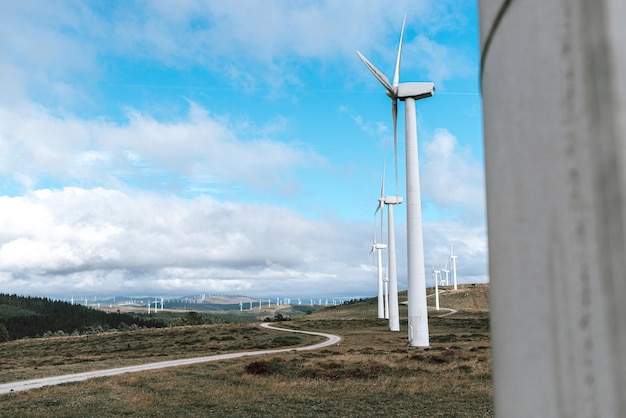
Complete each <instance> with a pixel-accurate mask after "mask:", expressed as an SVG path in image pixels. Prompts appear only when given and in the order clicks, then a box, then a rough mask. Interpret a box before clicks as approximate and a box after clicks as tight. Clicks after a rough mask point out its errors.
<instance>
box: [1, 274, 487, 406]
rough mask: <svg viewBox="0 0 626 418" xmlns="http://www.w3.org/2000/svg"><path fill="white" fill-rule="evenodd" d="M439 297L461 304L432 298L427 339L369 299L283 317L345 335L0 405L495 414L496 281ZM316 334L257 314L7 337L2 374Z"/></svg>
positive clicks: (303, 339) (21, 375) (299, 339)
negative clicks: (269, 326) (392, 323)
mask: <svg viewBox="0 0 626 418" xmlns="http://www.w3.org/2000/svg"><path fill="white" fill-rule="evenodd" d="M432 299H433V298H429V299H428V301H429V305H433V304H434V301H433V300H432ZM401 300H402V298H401ZM440 305H441V307H449V308H454V309H457V310H459V312H458V313H457V314H454V315H451V316H446V317H442V318H439V317H437V315H438V313H437V312H436V311H434V310H429V317H430V318H429V324H430V342H431V346H430V347H429V348H428V349H423V348H410V347H407V344H406V335H407V331H406V320H404V321H401V331H400V332H396V333H392V332H389V331H388V330H387V326H386V321H384V320H379V319H376V318H375V317H376V301H375V300H374V299H371V300H365V301H360V302H356V303H351V304H348V305H341V306H336V307H329V308H326V309H323V310H321V311H318V312H315V313H312V314H310V315H302V316H299V317H297V318H295V319H294V320H292V321H288V322H282V323H281V324H280V325H281V326H285V327H292V328H297V329H303V330H312V331H323V332H329V333H333V334H338V335H341V336H342V337H343V340H342V342H341V343H340V344H338V345H336V346H332V347H329V348H326V349H322V350H320V351H311V352H296V351H289V352H286V353H282V354H280V355H276V354H274V355H267V356H259V357H247V358H240V359H235V360H227V361H222V362H212V363H205V364H199V365H192V366H184V367H176V368H170V369H161V370H153V371H148V372H140V373H133V374H125V375H119V376H113V377H105V378H97V379H92V380H88V381H85V382H79V383H69V384H64V385H59V386H51V387H46V388H41V389H35V390H31V391H28V392H18V393H12V394H8V395H0V416H7V417H8V416H15V417H18V416H19V417H59V416H64V417H73V416H77V417H78V416H81V417H92V416H93V417H95V416H98V417H119V416H133V417H208V416H214V417H243V416H249V417H260V416H268V415H279V416H285V417H325V416H335V417H336V416H339V417H369V416H376V415H386V416H393V417H431V416H432V417H489V416H492V415H493V413H492V384H491V348H490V335H489V306H488V286H487V285H476V286H463V287H462V288H461V289H460V290H459V291H458V292H451V293H448V294H443V295H441V297H440ZM440 313H441V314H443V313H447V311H443V310H442V311H440ZM400 315H401V318H406V306H404V305H401V308H400ZM317 341H320V339H319V338H318V337H313V336H306V335H302V334H298V335H295V334H287V333H280V332H278V331H271V330H264V329H261V328H260V327H259V326H258V324H232V325H204V326H194V327H173V328H168V329H160V330H141V331H133V332H112V333H105V334H99V335H89V336H82V337H60V338H47V339H31V340H21V341H12V342H8V343H3V344H0V370H2V372H1V373H0V382H9V381H15V380H20V379H26V378H34V377H43V376H50V375H55V374H65V373H75V372H80V371H86V370H95V369H103V368H111V367H119V366H124V365H130V364H140V363H146V362H152V361H162V360H170V359H175V358H184V357H198V356H206V355H210V354H212V353H213V354H218V353H225V352H229V351H246V350H258V349H260V348H275V347H285V346H287V347H288V346H295V345H306V344H310V343H313V342H317Z"/></svg>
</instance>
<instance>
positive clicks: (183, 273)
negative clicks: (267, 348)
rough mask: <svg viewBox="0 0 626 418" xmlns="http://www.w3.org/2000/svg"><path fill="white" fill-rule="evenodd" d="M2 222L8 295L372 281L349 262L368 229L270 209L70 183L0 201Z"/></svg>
mask: <svg viewBox="0 0 626 418" xmlns="http://www.w3.org/2000/svg"><path fill="white" fill-rule="evenodd" d="M0 224H2V225H7V226H8V227H7V228H4V229H3V231H2V232H1V233H0V284H1V285H2V289H3V291H4V292H23V293H27V294H33V293H36V294H40V293H41V290H42V289H47V292H49V293H51V292H54V293H55V294H57V295H61V294H66V295H67V294H77V293H78V292H80V291H86V290H89V292H91V293H98V294H112V293H116V292H125V291H126V292H128V291H133V292H139V291H141V290H142V289H143V290H144V291H146V292H150V291H152V292H154V293H168V294H171V293H172V292H177V291H181V292H182V291H186V292H199V291H203V292H219V291H222V292H243V291H250V292H254V293H255V294H257V295H258V294H268V293H272V292H277V293H280V292H289V293H290V294H294V293H297V294H299V295H306V294H311V293H312V292H316V293H315V294H319V292H320V289H326V290H325V292H327V293H328V294H329V296H330V294H331V293H332V294H334V295H340V294H364V293H369V290H370V287H371V286H370V283H368V282H367V280H368V279H369V278H368V277H366V276H365V275H364V274H363V271H362V269H361V267H360V265H358V264H353V262H352V261H351V260H355V259H356V260H358V259H364V258H366V257H367V256H366V254H367V243H364V242H361V239H360V238H359V237H363V236H366V234H365V231H361V228H362V227H361V226H359V225H356V224H355V225H352V226H350V225H342V227H341V228H337V227H336V226H335V225H333V224H332V223H329V222H321V221H311V220H309V219H306V218H304V217H302V216H300V215H298V214H297V213H295V212H294V211H291V210H289V209H284V208H277V207H272V206H267V205H248V204H238V203H219V202H217V201H215V200H212V199H210V198H206V197H202V198H196V199H190V200H185V199H180V198H176V197H174V196H157V195H153V194H149V193H142V194H139V195H133V196H131V195H128V194H125V193H122V192H119V191H115V190H107V189H79V188H65V189H63V190H37V191H34V192H31V193H29V194H27V195H25V196H22V197H15V198H10V197H2V198H0ZM367 230H369V226H367ZM52 283H56V284H55V285H54V286H52V285H51V284H52Z"/></svg>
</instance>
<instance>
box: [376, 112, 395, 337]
mask: <svg viewBox="0 0 626 418" xmlns="http://www.w3.org/2000/svg"><path fill="white" fill-rule="evenodd" d="M394 120H395V119H394ZM394 126H395V125H394ZM395 136H396V134H395V127H394V168H395V173H396V195H395V196H386V195H385V171H386V166H387V144H385V152H384V158H383V175H382V182H381V187H380V197H379V198H378V206H377V207H376V211H375V212H374V216H376V213H377V212H378V211H379V210H380V209H382V208H383V205H385V206H387V244H388V250H387V269H388V275H389V287H388V290H389V292H388V311H389V312H388V315H387V317H388V318H389V330H391V331H400V312H399V308H398V274H397V270H396V227H395V223H394V216H393V206H394V205H397V204H400V203H402V198H401V197H399V196H398V165H397V156H396V155H395V153H396V146H395V143H396V141H395ZM382 224H383V211H382V210H381V212H380V228H381V236H382V227H383V225H382Z"/></svg>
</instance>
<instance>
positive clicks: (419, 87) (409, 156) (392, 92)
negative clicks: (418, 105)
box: [357, 16, 435, 347]
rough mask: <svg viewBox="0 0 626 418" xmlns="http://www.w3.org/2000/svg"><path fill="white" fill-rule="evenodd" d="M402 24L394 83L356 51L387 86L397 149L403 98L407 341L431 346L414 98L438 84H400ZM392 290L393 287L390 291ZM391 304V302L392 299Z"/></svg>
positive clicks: (418, 98)
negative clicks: (400, 105) (399, 105)
mask: <svg viewBox="0 0 626 418" xmlns="http://www.w3.org/2000/svg"><path fill="white" fill-rule="evenodd" d="M405 23H406V16H405V17H404V21H403V23H402V31H401V34H400V45H399V47H398V57H397V59H396V68H395V72H394V76H393V84H391V83H389V79H388V78H387V77H386V76H385V75H384V74H383V73H382V72H380V70H378V68H376V67H374V65H373V64H372V63H370V62H369V61H368V60H367V58H365V57H364V56H363V54H361V53H360V52H359V51H357V54H358V55H359V58H361V60H362V61H363V63H364V64H365V65H366V66H367V68H368V69H369V70H370V71H371V72H372V74H374V77H376V79H378V81H379V82H380V83H381V84H382V85H383V87H385V89H386V90H387V96H389V97H390V98H391V114H392V118H393V132H394V133H393V142H394V148H397V140H396V137H397V135H396V132H397V129H396V125H397V119H398V100H401V101H404V110H405V118H404V120H405V142H406V204H407V267H408V274H407V281H408V304H409V309H408V317H409V318H408V319H409V321H408V325H409V326H408V332H409V336H408V340H409V346H412V347H428V345H429V342H428V340H429V338H428V309H427V306H426V269H425V266H424V237H423V231H422V204H421V196H420V194H421V193H420V180H419V161H418V157H417V120H416V116H415V101H416V100H420V99H425V98H428V97H432V95H433V94H434V93H435V85H434V84H433V83H431V82H421V83H415V82H413V83H400V60H401V56H402V38H403V36H404V25H405ZM391 292H392V289H390V294H391ZM390 303H391V301H390Z"/></svg>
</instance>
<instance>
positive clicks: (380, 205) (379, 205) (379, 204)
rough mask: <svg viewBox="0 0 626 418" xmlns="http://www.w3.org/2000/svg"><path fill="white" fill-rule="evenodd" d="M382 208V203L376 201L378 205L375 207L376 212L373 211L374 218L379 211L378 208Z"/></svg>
mask: <svg viewBox="0 0 626 418" xmlns="http://www.w3.org/2000/svg"><path fill="white" fill-rule="evenodd" d="M382 207H383V202H382V201H381V200H379V201H378V205H377V206H376V210H375V211H374V216H376V214H377V213H378V211H379V210H380V208H382Z"/></svg>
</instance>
